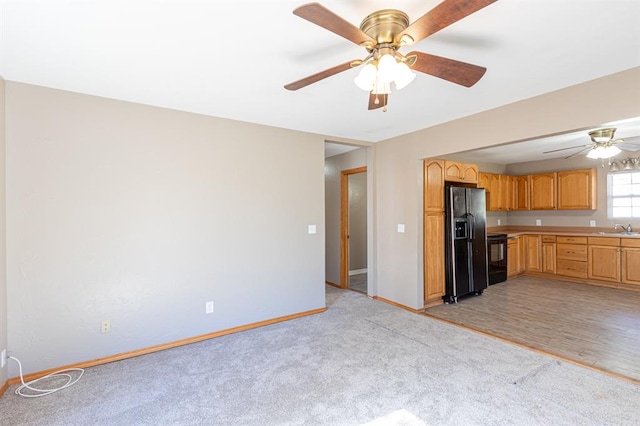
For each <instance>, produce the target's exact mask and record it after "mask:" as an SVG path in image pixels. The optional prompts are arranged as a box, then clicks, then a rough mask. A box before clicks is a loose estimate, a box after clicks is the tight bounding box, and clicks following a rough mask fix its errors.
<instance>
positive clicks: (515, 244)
mask: <svg viewBox="0 0 640 426" xmlns="http://www.w3.org/2000/svg"><path fill="white" fill-rule="evenodd" d="M520 272H521V269H520V238H519V237H515V238H513V239H509V241H508V242H507V278H512V277H515V276H516V275H518V274H519V273H520Z"/></svg>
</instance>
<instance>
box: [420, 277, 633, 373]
mask: <svg viewBox="0 0 640 426" xmlns="http://www.w3.org/2000/svg"><path fill="white" fill-rule="evenodd" d="M426 314H427V315H429V316H433V317H436V318H441V319H444V320H446V321H449V322H452V323H456V324H459V325H463V326H466V327H468V328H472V329H475V330H478V331H481V332H484V333H487V334H490V335H493V336H497V337H501V338H504V339H506V340H509V341H512V342H515V343H518V344H521V345H524V346H527V347H530V348H533V349H537V350H540V351H542V352H546V353H549V354H552V355H556V356H559V357H561V358H564V359H568V360H571V361H574V362H577V363H580V364H583V365H586V366H589V367H592V368H596V369H599V370H602V371H606V372H609V373H613V374H615V375H620V376H624V377H627V378H630V379H632V380H633V381H636V382H638V383H640V293H639V292H633V291H629V290H618V289H613V288H604V287H595V286H590V285H584V284H573V283H567V282H563V281H554V280H548V279H542V278H533V277H518V278H515V279H512V280H509V281H507V282H505V283H500V284H495V285H492V286H489V288H488V289H487V290H485V292H484V295H482V296H470V297H468V298H462V299H460V300H459V303H457V304H449V305H439V306H434V307H432V308H429V309H427V310H426Z"/></svg>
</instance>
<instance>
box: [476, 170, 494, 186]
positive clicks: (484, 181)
mask: <svg viewBox="0 0 640 426" xmlns="http://www.w3.org/2000/svg"><path fill="white" fill-rule="evenodd" d="M490 179H491V173H483V172H479V173H478V188H484V189H486V190H487V191H489V181H490Z"/></svg>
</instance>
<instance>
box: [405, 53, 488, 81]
mask: <svg viewBox="0 0 640 426" xmlns="http://www.w3.org/2000/svg"><path fill="white" fill-rule="evenodd" d="M410 56H416V57H417V60H416V63H415V64H413V66H412V67H411V68H413V69H414V70H416V71H420V72H423V73H425V74H429V75H432V76H434V77H438V78H441V79H443V80H447V81H450V82H452V83H456V84H460V85H462V86H465V87H471V86H473V85H474V84H476V83H477V82H478V80H480V79H481V78H482V76H483V75H484V73H485V72H486V71H487V69H486V68H484V67H479V66H477V65H472V64H468V63H466V62H460V61H456V60H455V59H449V58H443V57H441V56H435V55H430V54H428V53H422V52H409V53H408V54H407V57H410Z"/></svg>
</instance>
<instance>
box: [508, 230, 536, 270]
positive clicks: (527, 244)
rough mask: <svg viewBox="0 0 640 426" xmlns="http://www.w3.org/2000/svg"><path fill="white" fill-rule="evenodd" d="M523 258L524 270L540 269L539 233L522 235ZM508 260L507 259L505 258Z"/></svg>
mask: <svg viewBox="0 0 640 426" xmlns="http://www.w3.org/2000/svg"><path fill="white" fill-rule="evenodd" d="M524 252H525V253H524V259H525V265H524V269H525V271H534V272H541V271H542V253H541V252H542V244H541V242H540V235H525V236H524ZM507 261H508V259H507Z"/></svg>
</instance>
